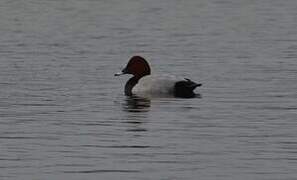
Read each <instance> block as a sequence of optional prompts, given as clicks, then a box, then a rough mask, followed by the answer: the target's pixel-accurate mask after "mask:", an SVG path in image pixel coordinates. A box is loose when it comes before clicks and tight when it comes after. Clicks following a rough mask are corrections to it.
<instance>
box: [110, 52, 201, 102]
mask: <svg viewBox="0 0 297 180" xmlns="http://www.w3.org/2000/svg"><path fill="white" fill-rule="evenodd" d="M122 74H132V75H133V77H132V78H130V79H129V80H128V82H127V83H126V85H125V94H126V95H127V96H131V95H132V94H141V95H143V94H145V95H147V94H150V95H160V94H164V95H166V94H167V95H168V94H172V95H174V96H175V97H184V98H191V97H195V93H194V92H193V90H194V89H195V88H196V87H198V86H201V84H197V83H195V82H193V81H191V80H190V79H186V78H176V77H175V76H168V75H167V76H164V75H162V76H152V75H151V69H150V66H149V64H148V62H147V61H146V60H145V59H144V58H142V57H140V56H133V57H132V58H131V59H130V61H129V62H128V64H127V66H126V67H125V68H124V69H123V70H122V72H120V73H117V74H115V76H119V75H122Z"/></svg>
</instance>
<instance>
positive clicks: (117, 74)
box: [114, 68, 128, 76]
mask: <svg viewBox="0 0 297 180" xmlns="http://www.w3.org/2000/svg"><path fill="white" fill-rule="evenodd" d="M123 74H128V71H127V68H124V69H123V70H122V71H121V72H117V73H115V74H114V76H121V75H123Z"/></svg>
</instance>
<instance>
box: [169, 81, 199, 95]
mask: <svg viewBox="0 0 297 180" xmlns="http://www.w3.org/2000/svg"><path fill="white" fill-rule="evenodd" d="M201 85H202V84H197V83H195V82H193V81H191V80H190V79H187V78H185V80H184V81H178V82H176V83H175V86H174V95H175V96H176V97H183V98H192V97H195V93H194V92H193V90H194V89H195V88H196V87H198V86H201Z"/></svg>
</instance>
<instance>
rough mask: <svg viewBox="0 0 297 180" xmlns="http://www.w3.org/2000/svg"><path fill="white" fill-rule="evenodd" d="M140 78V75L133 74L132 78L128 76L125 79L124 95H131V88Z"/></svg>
mask: <svg viewBox="0 0 297 180" xmlns="http://www.w3.org/2000/svg"><path fill="white" fill-rule="evenodd" d="M140 78H142V76H133V77H132V78H130V79H129V80H128V81H127V83H126V85H125V95H126V96H131V95H132V89H133V87H134V86H135V85H136V84H137V83H138V81H139V79H140Z"/></svg>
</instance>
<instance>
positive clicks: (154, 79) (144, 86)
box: [132, 75, 184, 95]
mask: <svg viewBox="0 0 297 180" xmlns="http://www.w3.org/2000/svg"><path fill="white" fill-rule="evenodd" d="M182 80H184V79H182V78H177V77H175V76H171V75H161V76H160V75H159V76H152V75H149V76H144V77H143V78H141V79H140V80H139V81H138V83H137V84H136V85H135V86H134V87H133V89H132V93H133V94H151V95H157V94H173V92H174V85H175V83H176V82H178V81H182Z"/></svg>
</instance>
